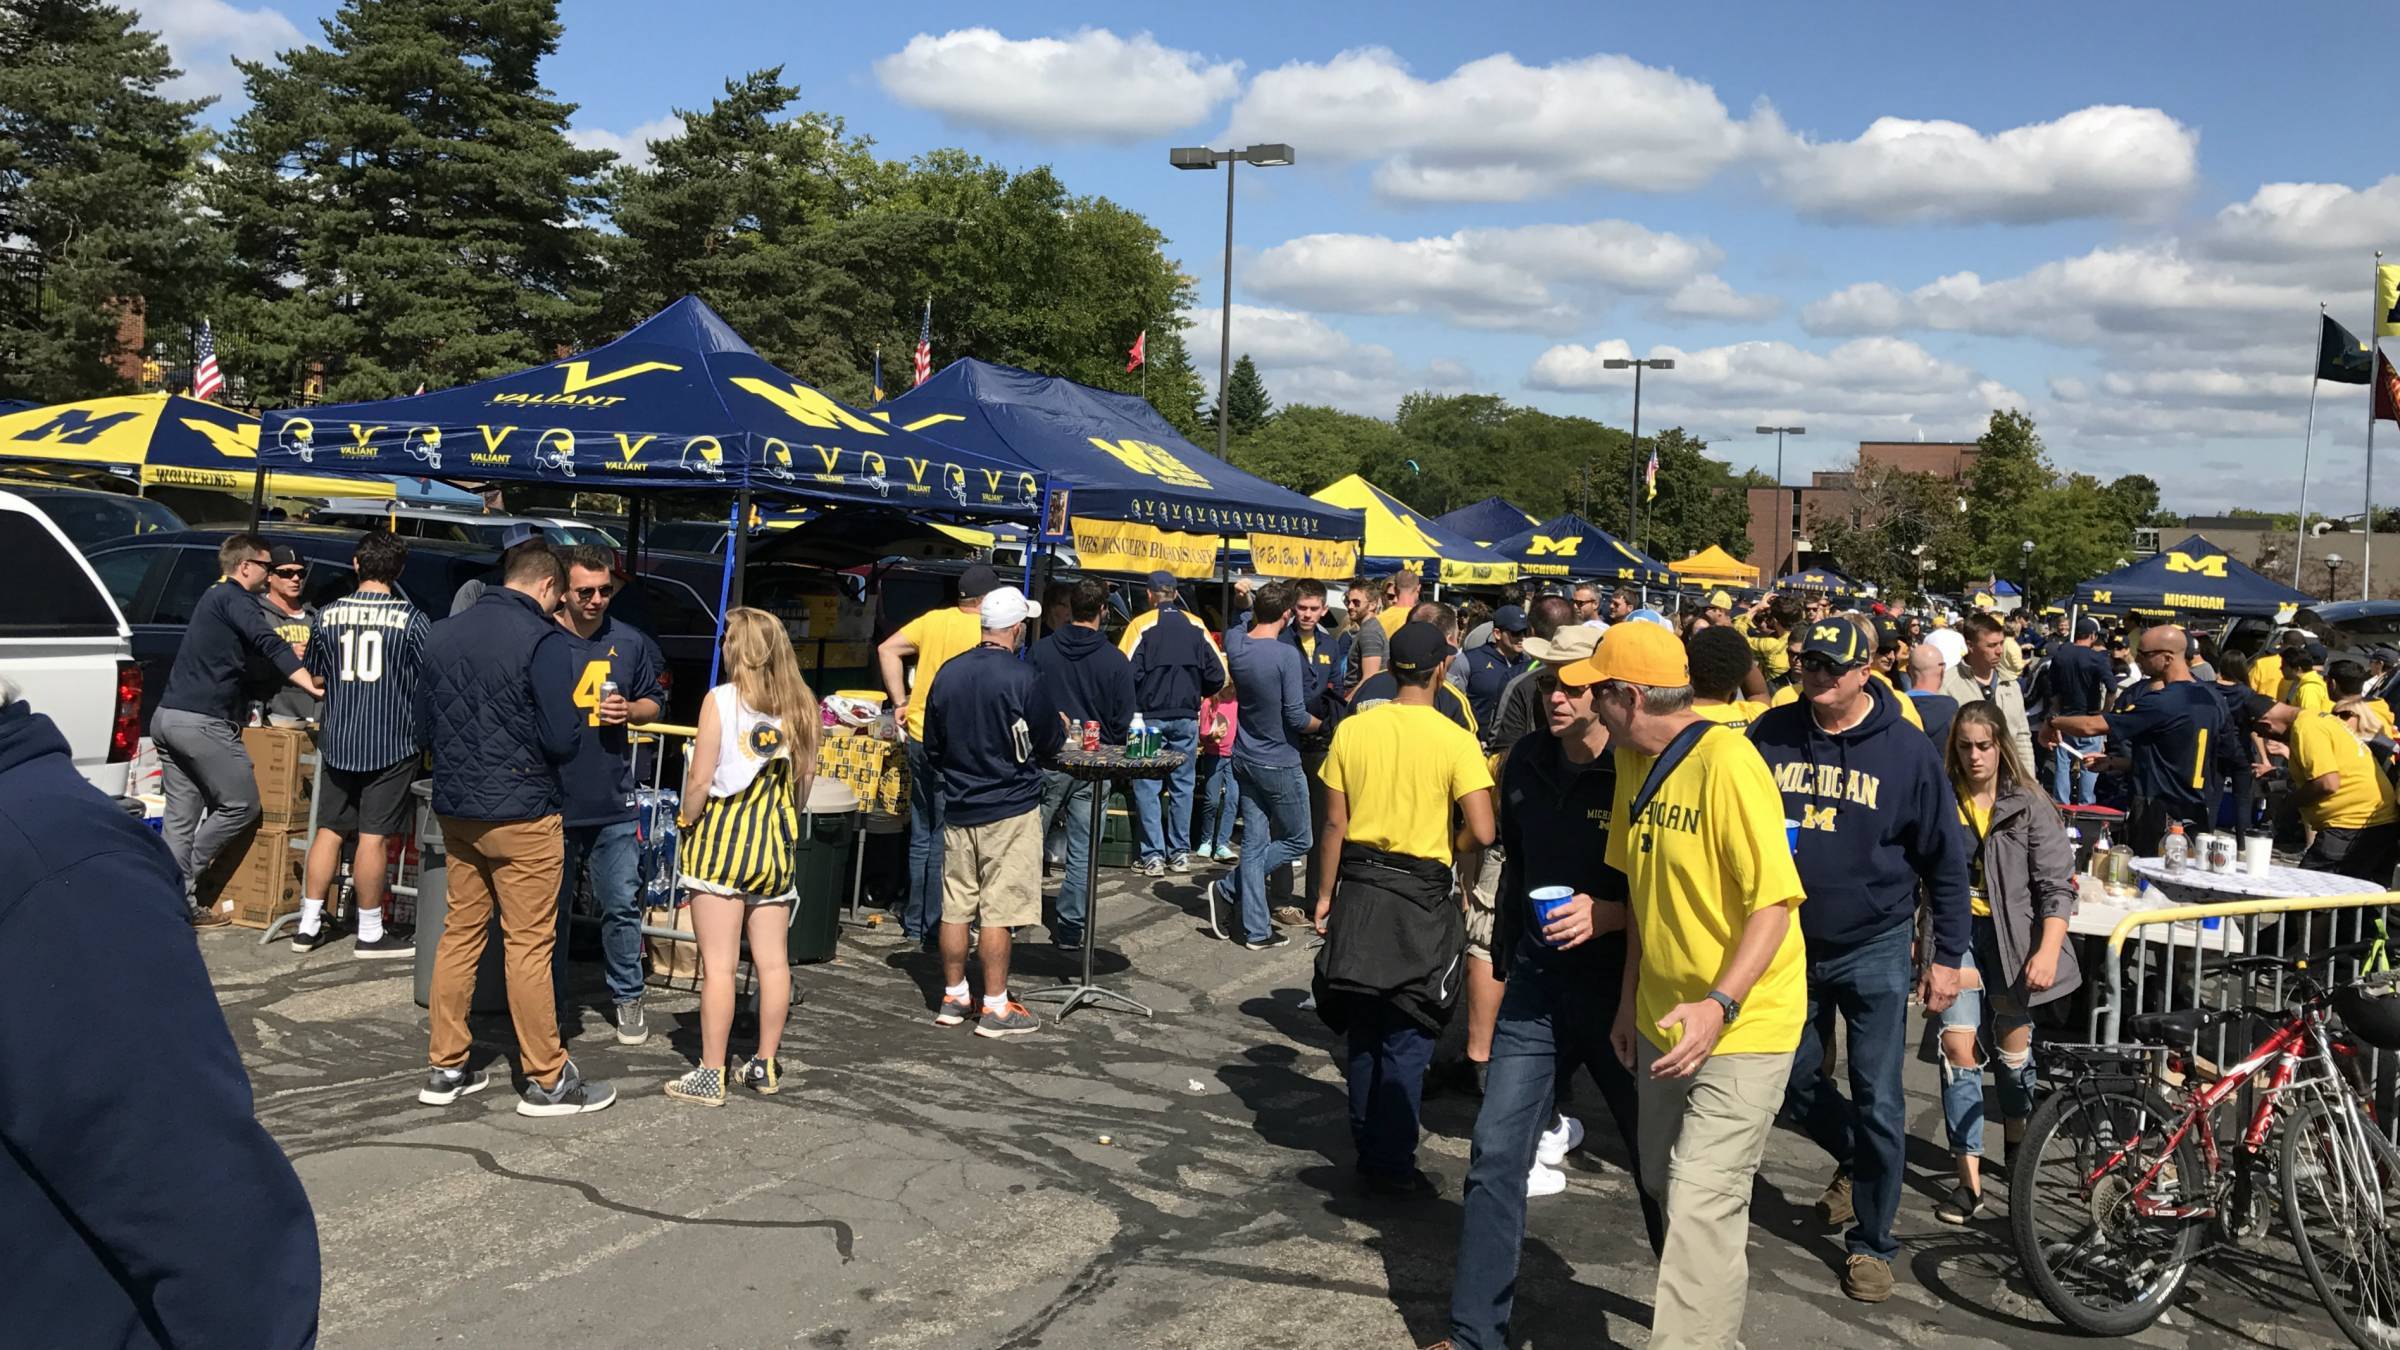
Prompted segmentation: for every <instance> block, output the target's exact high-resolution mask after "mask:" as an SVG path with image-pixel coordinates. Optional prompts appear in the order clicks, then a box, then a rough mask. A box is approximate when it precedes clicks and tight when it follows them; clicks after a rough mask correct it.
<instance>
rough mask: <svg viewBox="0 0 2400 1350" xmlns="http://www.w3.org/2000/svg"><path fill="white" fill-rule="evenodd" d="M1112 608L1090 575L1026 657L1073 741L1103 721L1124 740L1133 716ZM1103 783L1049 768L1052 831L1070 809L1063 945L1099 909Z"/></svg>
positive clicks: (1108, 741)
mask: <svg viewBox="0 0 2400 1350" xmlns="http://www.w3.org/2000/svg"><path fill="white" fill-rule="evenodd" d="M1107 612H1108V584H1107V583H1106V582H1103V581H1099V580H1096V579H1094V578H1092V577H1085V578H1084V579H1083V580H1081V581H1078V582H1076V583H1075V585H1074V587H1073V588H1072V592H1071V594H1070V595H1069V596H1068V598H1067V622H1066V624H1065V625H1064V626H1063V627H1061V628H1059V629H1058V630H1057V631H1056V632H1053V633H1052V634H1050V636H1048V637H1046V638H1043V639H1042V640H1041V641H1039V642H1037V643H1035V644H1033V651H1032V652H1031V653H1030V654H1029V655H1028V656H1027V657H1026V660H1027V661H1029V662H1030V663H1031V664H1032V666H1033V668H1034V669H1035V670H1036V671H1038V672H1039V673H1040V674H1041V677H1042V684H1043V686H1044V688H1045V689H1046V690H1047V691H1048V693H1049V696H1050V701H1051V702H1052V703H1053V704H1055V705H1056V706H1057V708H1058V710H1059V712H1060V713H1062V714H1064V715H1065V717H1066V719H1067V727H1066V730H1067V736H1068V740H1069V741H1070V743H1073V744H1081V743H1082V742H1081V740H1080V738H1081V736H1082V735H1083V724H1084V723H1086V722H1098V723H1099V724H1100V740H1101V743H1102V744H1105V745H1123V744H1124V743H1125V729H1126V726H1127V725H1128V724H1129V723H1131V722H1132V721H1133V701H1134V695H1133V663H1132V662H1130V661H1128V660H1126V659H1125V653H1123V652H1120V651H1118V650H1117V649H1116V648H1115V647H1113V646H1110V645H1109V641H1108V639H1107V638H1105V637H1102V636H1101V635H1100V616H1101V615H1103V614H1105V613H1107ZM1100 789H1101V785H1100V784H1099V783H1098V782H1096V781H1094V780H1092V779H1089V778H1073V777H1070V776H1068V775H1066V774H1064V773H1060V772H1059V771H1057V770H1055V769H1053V770H1051V771H1049V772H1048V773H1045V774H1043V775H1042V834H1043V836H1044V837H1045V838H1047V837H1048V836H1049V833H1050V829H1051V826H1052V824H1053V823H1054V822H1056V821H1057V820H1058V816H1059V812H1061V811H1064V812H1066V822H1065V823H1066V828H1067V870H1066V875H1065V876H1063V877H1061V878H1060V879H1059V883H1058V901H1057V903H1056V905H1055V906H1054V907H1052V909H1051V910H1050V912H1049V913H1048V914H1046V915H1045V916H1044V920H1043V921H1044V923H1045V924H1046V925H1047V926H1048V927H1049V929H1050V939H1051V941H1053V942H1056V943H1057V944H1058V945H1059V946H1061V947H1080V946H1082V945H1083V925H1084V918H1085V915H1086V914H1087V913H1088V912H1089V911H1090V908H1091V897H1090V896H1089V895H1088V894H1087V893H1086V892H1085V890H1084V874H1085V869H1086V868H1087V867H1088V866H1089V865H1090V861H1089V860H1090V857H1091V850H1092V796H1093V794H1095V793H1097V792H1099V791H1100Z"/></svg>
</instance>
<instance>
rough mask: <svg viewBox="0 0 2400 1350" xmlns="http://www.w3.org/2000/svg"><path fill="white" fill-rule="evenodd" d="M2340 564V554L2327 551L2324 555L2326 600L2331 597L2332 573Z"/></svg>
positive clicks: (2339, 567)
mask: <svg viewBox="0 0 2400 1350" xmlns="http://www.w3.org/2000/svg"><path fill="white" fill-rule="evenodd" d="M2341 566H2342V555H2341V554H2339V553H2328V554H2326V555H2325V598H2326V599H2328V600H2331V599H2332V598H2333V574H2334V573H2335V572H2337V571H2339V570H2340V569H2341Z"/></svg>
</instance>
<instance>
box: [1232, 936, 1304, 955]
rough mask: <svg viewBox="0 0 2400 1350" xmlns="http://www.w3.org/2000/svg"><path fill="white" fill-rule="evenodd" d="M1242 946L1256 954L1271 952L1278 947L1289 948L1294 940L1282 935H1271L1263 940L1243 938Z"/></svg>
mask: <svg viewBox="0 0 2400 1350" xmlns="http://www.w3.org/2000/svg"><path fill="white" fill-rule="evenodd" d="M1242 945H1243V946H1244V947H1247V948H1249V949H1250V950H1251V951H1254V952H1271V951H1273V950H1275V949H1276V948H1277V947H1289V946H1291V945H1292V940H1291V939H1290V938H1288V937H1285V936H1284V935H1283V934H1281V933H1269V934H1267V935H1266V936H1265V937H1263V938H1257V939H1251V938H1243V939H1242Z"/></svg>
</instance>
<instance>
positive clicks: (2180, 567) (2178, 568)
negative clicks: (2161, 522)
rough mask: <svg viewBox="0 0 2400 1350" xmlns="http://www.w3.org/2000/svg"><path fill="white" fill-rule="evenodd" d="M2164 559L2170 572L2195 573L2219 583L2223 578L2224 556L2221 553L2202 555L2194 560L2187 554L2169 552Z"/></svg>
mask: <svg viewBox="0 0 2400 1350" xmlns="http://www.w3.org/2000/svg"><path fill="white" fill-rule="evenodd" d="M2166 557H2167V570H2168V571H2170V572H2196V573H2198V574H2199V575H2201V576H2204V577H2215V578H2217V579H2218V580H2220V581H2221V580H2223V579H2224V577H2225V555H2224V554H2222V553H2203V554H2201V555H2200V556H2199V557H2196V558H2195V557H2193V556H2192V555H2191V554H2189V553H2176V552H2173V551H2169V552H2168V554H2167V555H2166Z"/></svg>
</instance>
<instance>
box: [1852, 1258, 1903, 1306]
mask: <svg viewBox="0 0 2400 1350" xmlns="http://www.w3.org/2000/svg"><path fill="white" fill-rule="evenodd" d="M1842 1292H1843V1293H1845V1294H1848V1295H1849V1296H1850V1297H1852V1298H1854V1299H1857V1300H1858V1301H1859V1302H1861V1303H1881V1302H1883V1301H1884V1300H1885V1299H1887V1298H1890V1297H1891V1296H1892V1263H1891V1262H1889V1261H1886V1260H1884V1259H1883V1258H1882V1257H1880V1256H1866V1255H1853V1256H1852V1257H1851V1258H1850V1260H1849V1262H1848V1264H1846V1265H1844V1266H1843V1267H1842Z"/></svg>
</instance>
